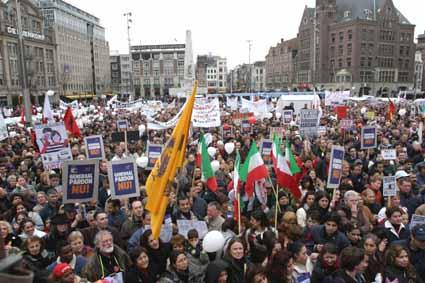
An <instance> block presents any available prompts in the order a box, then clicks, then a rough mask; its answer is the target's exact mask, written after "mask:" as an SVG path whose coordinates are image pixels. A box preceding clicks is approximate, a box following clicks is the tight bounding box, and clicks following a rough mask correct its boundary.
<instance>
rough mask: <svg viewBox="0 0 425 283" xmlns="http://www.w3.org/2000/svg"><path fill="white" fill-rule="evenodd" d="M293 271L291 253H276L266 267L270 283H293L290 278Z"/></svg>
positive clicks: (293, 280) (292, 279)
mask: <svg viewBox="0 0 425 283" xmlns="http://www.w3.org/2000/svg"><path fill="white" fill-rule="evenodd" d="M293 271H294V260H293V259H292V256H291V253H289V252H287V251H280V252H278V253H277V254H276V255H275V256H273V258H272V259H271V261H270V263H269V266H268V274H269V275H270V282H272V283H295V282H296V281H295V279H294V278H293V277H292V272H293Z"/></svg>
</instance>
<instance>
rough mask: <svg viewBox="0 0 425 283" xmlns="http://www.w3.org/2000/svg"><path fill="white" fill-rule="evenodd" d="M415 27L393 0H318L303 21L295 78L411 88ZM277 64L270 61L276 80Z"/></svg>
mask: <svg viewBox="0 0 425 283" xmlns="http://www.w3.org/2000/svg"><path fill="white" fill-rule="evenodd" d="M414 30H415V26H414V25H413V24H411V23H410V22H409V21H408V20H407V19H406V18H405V17H404V16H403V15H402V13H401V12H400V11H399V10H397V8H396V7H395V6H394V3H393V1H392V0H356V1H354V0H316V7H315V8H309V7H307V6H306V7H305V9H304V12H303V15H302V18H301V22H300V25H299V29H298V35H297V39H298V44H297V52H296V57H295V58H294V59H295V60H293V61H292V64H293V66H294V69H295V78H294V81H293V83H294V85H295V86H296V87H297V88H298V89H314V88H316V89H320V90H322V89H332V90H337V89H339V90H341V89H344V90H346V89H349V90H352V91H353V93H354V94H373V95H382V96H385V95H389V94H391V93H394V92H398V91H400V90H408V89H412V88H413V87H414V64H415V62H414V61H415V43H414ZM271 51H273V48H271ZM269 55H270V52H269ZM269 61H272V58H270V59H269ZM285 64H291V63H285ZM274 68H275V67H274V65H273V64H271V63H269V64H267V72H268V73H269V74H270V75H271V78H270V84H271V85H272V86H273V84H275V80H274V79H275V77H274V76H273V74H274V73H275V72H276V71H275V70H274ZM276 73H278V72H276Z"/></svg>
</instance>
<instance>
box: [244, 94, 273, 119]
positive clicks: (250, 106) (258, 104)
mask: <svg viewBox="0 0 425 283" xmlns="http://www.w3.org/2000/svg"><path fill="white" fill-rule="evenodd" d="M241 101H242V108H245V109H247V111H248V112H252V113H254V115H255V116H256V117H257V118H260V119H262V118H263V117H264V115H265V114H266V113H268V107H267V100H266V99H260V100H258V101H249V100H247V99H244V98H242V97H241Z"/></svg>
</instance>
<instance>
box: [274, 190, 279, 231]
mask: <svg viewBox="0 0 425 283" xmlns="http://www.w3.org/2000/svg"><path fill="white" fill-rule="evenodd" d="M277 190H278V191H279V185H277ZM278 209H279V210H280V206H279V199H278V198H277V197H276V207H275V209H274V210H275V211H274V229H275V231H276V233H277V217H278V215H279V213H278ZM279 212H280V211H279Z"/></svg>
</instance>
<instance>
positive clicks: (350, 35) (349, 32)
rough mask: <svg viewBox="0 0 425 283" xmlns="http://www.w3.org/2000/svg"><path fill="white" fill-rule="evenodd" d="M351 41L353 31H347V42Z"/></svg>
mask: <svg viewBox="0 0 425 283" xmlns="http://www.w3.org/2000/svg"><path fill="white" fill-rule="evenodd" d="M352 39H353V31H352V30H349V31H348V40H352Z"/></svg>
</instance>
